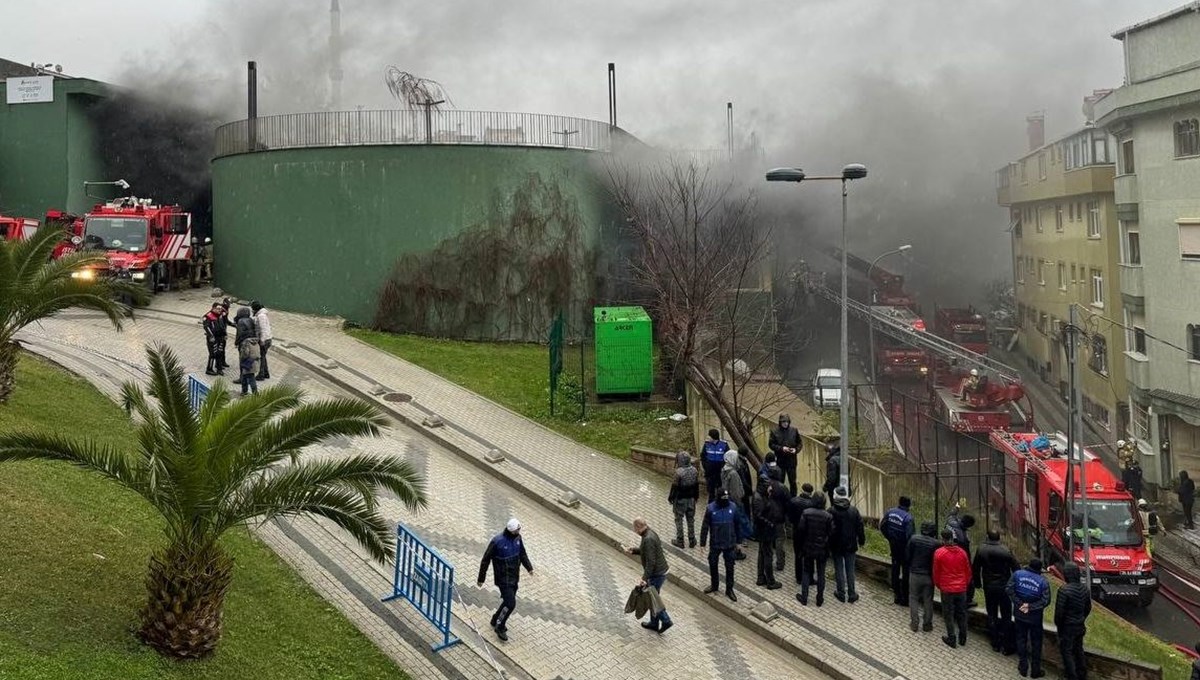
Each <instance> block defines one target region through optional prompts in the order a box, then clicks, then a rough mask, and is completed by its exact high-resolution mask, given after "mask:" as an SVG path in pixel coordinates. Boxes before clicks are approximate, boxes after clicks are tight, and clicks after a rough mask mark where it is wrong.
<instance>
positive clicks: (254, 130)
mask: <svg viewBox="0 0 1200 680" xmlns="http://www.w3.org/2000/svg"><path fill="white" fill-rule="evenodd" d="M246 141H247V143H248V146H249V147H250V148H249V149H247V150H248V151H254V150H255V149H257V148H258V64H257V63H255V62H253V61H249V62H246Z"/></svg>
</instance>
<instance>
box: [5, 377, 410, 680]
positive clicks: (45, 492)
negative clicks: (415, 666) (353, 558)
mask: <svg viewBox="0 0 1200 680" xmlns="http://www.w3.org/2000/svg"><path fill="white" fill-rule="evenodd" d="M17 376H18V377H17V391H16V394H15V395H14V397H13V399H12V401H11V402H10V403H9V404H8V405H5V406H0V430H10V429H15V428H29V429H39V430H53V431H57V432H59V433H61V434H63V435H64V436H72V437H74V436H92V437H94V438H96V439H97V440H99V441H103V442H108V443H112V444H125V445H127V444H128V443H129V442H130V441H131V438H132V432H133V430H132V427H131V425H130V422H129V420H128V419H127V418H126V417H125V414H124V412H123V411H121V409H119V408H118V407H117V406H116V405H115V404H113V403H112V402H111V401H109V400H108V399H107V398H106V397H104V396H103V395H102V394H100V393H99V392H98V391H96V390H95V389H94V388H93V387H92V386H91V385H89V384H88V383H87V382H85V381H83V380H81V379H79V378H76V377H74V376H72V375H71V374H69V373H67V372H66V371H63V370H61V369H60V368H58V367H56V366H53V365H52V364H49V363H47V362H44V361H41V360H39V359H36V358H32V357H30V356H28V355H24V356H22V357H21V361H20V364H19V366H18V372H17ZM223 540H224V543H225V545H226V547H227V548H228V549H229V552H230V553H231V554H232V555H233V557H234V559H235V560H236V565H237V566H236V568H235V571H234V579H233V585H232V587H231V588H230V589H229V594H228V598H227V600H226V608H225V634H224V637H223V640H222V642H221V645H220V646H219V647H218V649H217V653H216V654H215V655H214V656H213V657H212V658H211V659H208V660H205V661H199V662H185V663H179V662H174V661H169V660H166V659H163V658H161V657H159V656H158V655H157V654H155V653H154V652H153V651H151V650H150V649H149V648H147V647H144V646H142V645H141V644H140V643H139V642H138V641H137V639H136V638H135V637H134V635H133V632H132V631H133V630H135V629H136V625H137V610H138V608H139V607H140V606H141V605H142V603H143V602H144V601H145V590H144V586H143V580H144V577H145V572H146V565H147V560H148V558H149V555H150V553H151V551H152V550H153V549H154V548H155V547H157V546H158V545H159V544H160V543H161V541H162V535H161V523H160V521H159V520H158V518H157V517H156V515H155V514H154V513H153V511H152V510H151V509H150V508H149V507H148V506H147V505H146V504H145V503H144V502H143V501H142V500H141V499H140V498H139V497H137V496H136V495H134V494H133V493H131V492H127V491H125V490H124V489H121V488H119V487H118V486H117V485H115V484H112V483H110V482H107V481H104V480H101V479H100V478H98V477H95V476H92V475H89V474H87V473H85V472H83V471H81V470H77V469H74V468H70V467H68V466H66V465H60V464H51V463H44V462H40V461H39V462H29V463H9V464H3V465H0V583H2V584H3V586H2V587H0V677H2V678H5V679H6V680H23V679H33V678H38V679H42V678H54V679H56V680H57V679H59V678H80V679H83V678H89V679H90V678H122V679H123V680H134V679H137V678H155V679H160V678H254V679H255V680H268V679H270V678H279V679H280V680H285V679H287V680H291V679H294V678H397V677H400V678H404V677H406V676H405V675H404V674H403V673H401V672H400V671H399V669H397V667H396V666H395V665H394V664H393V663H392V662H391V660H390V659H388V658H387V657H385V656H384V655H383V653H382V652H380V651H379V650H378V649H377V648H376V647H375V646H374V645H373V644H371V642H370V641H369V640H368V639H367V638H366V637H365V636H363V635H362V634H361V633H360V632H359V631H358V630H357V629H356V628H354V627H353V626H352V625H351V624H350V623H349V622H348V621H347V620H346V619H345V618H344V617H343V616H342V615H341V614H340V613H339V612H338V611H337V610H336V609H334V608H333V606H332V605H329V604H328V603H326V602H325V601H324V600H322V599H321V598H320V597H318V596H317V595H316V593H314V592H313V591H312V590H311V589H310V588H309V587H308V585H307V584H305V583H304V582H303V581H302V580H301V579H300V577H299V576H297V575H296V574H295V573H294V572H293V571H292V570H291V569H290V568H289V567H288V566H287V565H286V564H284V563H283V562H282V561H280V560H279V559H278V558H277V557H276V556H275V554H274V553H272V552H271V551H270V550H269V549H267V548H266V547H265V546H264V545H262V544H261V543H259V542H258V541H257V540H255V539H254V538H253V537H252V536H251V535H250V534H249V532H248V531H245V530H236V531H233V532H230V533H229V534H227V535H226V537H225V539H223Z"/></svg>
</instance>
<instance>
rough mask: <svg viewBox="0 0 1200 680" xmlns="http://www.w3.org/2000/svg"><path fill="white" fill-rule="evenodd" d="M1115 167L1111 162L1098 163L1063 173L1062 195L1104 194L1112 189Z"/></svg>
mask: <svg viewBox="0 0 1200 680" xmlns="http://www.w3.org/2000/svg"><path fill="white" fill-rule="evenodd" d="M1114 173H1115V168H1114V166H1113V164H1112V163H1098V164H1096V165H1088V166H1085V167H1082V168H1075V169H1074V170H1068V171H1066V172H1065V173H1063V195H1064V196H1077V195H1079V194H1106V193H1108V192H1110V191H1112V190H1113V175H1114Z"/></svg>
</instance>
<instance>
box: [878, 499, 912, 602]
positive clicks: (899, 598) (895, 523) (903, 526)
mask: <svg viewBox="0 0 1200 680" xmlns="http://www.w3.org/2000/svg"><path fill="white" fill-rule="evenodd" d="M911 507H912V500H911V499H909V497H908V496H901V497H900V504H899V505H897V506H896V507H894V508H891V509H890V510H888V511H887V512H885V513H883V517H881V518H880V519H879V532H880V533H881V534H883V537H884V538H886V539H887V542H888V548H889V550H890V552H891V556H892V601H893V602H894V603H895V604H898V605H902V606H908V562H907V559H906V558H907V551H908V539H910V538H912V535H913V516H912V514H911V513H910V512H909V508H911Z"/></svg>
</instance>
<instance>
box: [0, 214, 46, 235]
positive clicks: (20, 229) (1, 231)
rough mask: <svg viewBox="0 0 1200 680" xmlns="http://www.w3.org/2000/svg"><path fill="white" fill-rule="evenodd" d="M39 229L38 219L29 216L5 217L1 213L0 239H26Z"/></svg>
mask: <svg viewBox="0 0 1200 680" xmlns="http://www.w3.org/2000/svg"><path fill="white" fill-rule="evenodd" d="M37 229H38V222H37V220H31V219H29V218H28V217H5V216H4V215H0V240H3V241H24V240H25V239H27V238H29V237H30V236H33V235H34V233H35V232H37Z"/></svg>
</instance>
